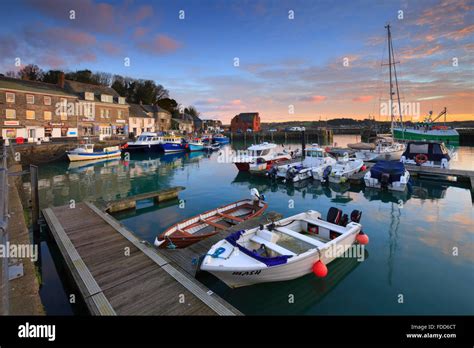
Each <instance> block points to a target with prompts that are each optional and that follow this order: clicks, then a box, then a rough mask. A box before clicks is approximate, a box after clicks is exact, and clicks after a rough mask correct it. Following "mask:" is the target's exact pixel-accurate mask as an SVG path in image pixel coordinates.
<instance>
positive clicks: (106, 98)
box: [100, 94, 114, 103]
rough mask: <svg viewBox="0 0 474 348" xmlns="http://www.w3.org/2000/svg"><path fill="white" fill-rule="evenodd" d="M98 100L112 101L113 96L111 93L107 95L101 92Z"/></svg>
mask: <svg viewBox="0 0 474 348" xmlns="http://www.w3.org/2000/svg"><path fill="white" fill-rule="evenodd" d="M100 101H102V102H104V103H113V101H114V100H113V97H112V96H111V95H107V94H101V95H100Z"/></svg>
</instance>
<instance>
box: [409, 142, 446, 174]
mask: <svg viewBox="0 0 474 348" xmlns="http://www.w3.org/2000/svg"><path fill="white" fill-rule="evenodd" d="M454 155H455V151H454V150H452V149H451V150H450V149H448V148H447V147H446V146H445V145H444V143H442V142H430V141H410V142H408V144H407V147H406V150H405V152H404V153H403V155H402V158H401V159H400V162H402V163H404V164H411V165H417V166H423V167H437V168H449V167H450V165H451V158H452V157H453V156H454Z"/></svg>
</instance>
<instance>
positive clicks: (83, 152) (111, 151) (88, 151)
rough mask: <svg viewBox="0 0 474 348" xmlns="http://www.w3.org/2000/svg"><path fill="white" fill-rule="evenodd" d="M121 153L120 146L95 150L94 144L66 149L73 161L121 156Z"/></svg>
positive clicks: (70, 159)
mask: <svg viewBox="0 0 474 348" xmlns="http://www.w3.org/2000/svg"><path fill="white" fill-rule="evenodd" d="M121 153H122V152H121V150H120V147H118V146H109V147H105V148H104V149H103V150H101V151H94V144H81V145H79V146H78V147H77V148H75V149H74V150H71V151H66V154H67V157H68V158H69V161H71V162H74V161H90V160H94V159H100V158H112V157H120V155H121Z"/></svg>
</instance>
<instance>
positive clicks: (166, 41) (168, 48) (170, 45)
mask: <svg viewBox="0 0 474 348" xmlns="http://www.w3.org/2000/svg"><path fill="white" fill-rule="evenodd" d="M137 46H138V47H139V48H141V49H142V50H144V51H147V52H150V53H154V54H166V53H171V52H174V51H176V50H177V49H178V48H180V47H181V43H179V42H178V41H176V40H174V39H172V38H171V37H169V36H166V35H161V34H159V35H156V36H155V37H154V39H153V40H152V41H141V42H139V43H138V44H137Z"/></svg>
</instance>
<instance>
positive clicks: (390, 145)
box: [347, 137, 405, 162]
mask: <svg viewBox="0 0 474 348" xmlns="http://www.w3.org/2000/svg"><path fill="white" fill-rule="evenodd" d="M347 146H348V147H349V148H351V149H353V150H357V151H356V152H355V154H354V155H355V157H356V158H357V159H361V160H363V161H366V162H372V161H382V160H385V161H398V160H399V159H400V157H401V156H402V153H403V151H405V145H404V144H402V143H398V142H394V141H393V140H392V139H391V138H385V137H379V139H377V141H376V142H375V144H373V143H370V144H369V143H357V144H348V145H347Z"/></svg>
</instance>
